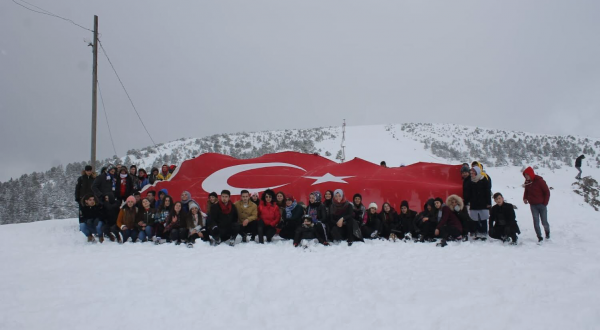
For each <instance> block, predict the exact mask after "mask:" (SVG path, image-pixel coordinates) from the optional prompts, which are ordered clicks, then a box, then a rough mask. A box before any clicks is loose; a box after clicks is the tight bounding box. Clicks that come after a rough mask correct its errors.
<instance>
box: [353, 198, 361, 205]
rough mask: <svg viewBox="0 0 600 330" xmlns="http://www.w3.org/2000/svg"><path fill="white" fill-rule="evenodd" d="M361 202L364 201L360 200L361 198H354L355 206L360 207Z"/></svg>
mask: <svg viewBox="0 0 600 330" xmlns="http://www.w3.org/2000/svg"><path fill="white" fill-rule="evenodd" d="M361 201H362V199H360V197H354V204H356V205H358V204H360V202H361Z"/></svg>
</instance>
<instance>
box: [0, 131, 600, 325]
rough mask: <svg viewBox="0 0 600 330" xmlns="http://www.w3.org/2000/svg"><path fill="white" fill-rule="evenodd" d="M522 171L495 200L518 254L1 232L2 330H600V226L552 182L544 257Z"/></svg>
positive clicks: (26, 229)
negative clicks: (511, 211) (512, 213)
mask: <svg viewBox="0 0 600 330" xmlns="http://www.w3.org/2000/svg"><path fill="white" fill-rule="evenodd" d="M349 132H350V134H349V139H348V142H349V143H348V145H349V147H348V153H349V154H352V155H357V154H358V152H359V151H361V152H362V153H363V154H364V155H365V157H366V158H369V159H371V160H379V159H382V158H386V159H388V160H390V161H393V162H401V161H403V162H412V161H414V160H415V159H420V160H434V159H435V157H434V156H433V155H431V154H428V153H427V152H426V151H424V150H423V148H422V147H421V146H420V145H419V144H418V143H417V142H410V141H409V140H403V143H402V145H401V146H402V147H403V149H394V148H399V145H386V144H385V143H384V144H380V145H378V147H377V148H370V147H369V146H368V145H365V144H362V145H361V146H360V147H358V146H359V144H358V143H353V141H354V142H357V141H359V140H360V141H363V142H365V143H366V142H371V141H375V140H378V139H384V138H385V136H386V135H388V133H387V132H386V131H385V130H382V131H381V130H373V132H370V134H368V135H363V136H359V135H357V134H354V133H353V132H352V129H350V130H349ZM383 141H389V140H383ZM330 143H331V147H332V148H333V146H334V142H333V141H331V142H330ZM353 145H354V147H352V146H353ZM323 146H324V144H322V146H321V147H323ZM386 147H387V148H386ZM359 149H360V150H359ZM331 150H333V149H331ZM380 150H386V151H388V153H387V155H386V156H385V157H384V156H381V153H380V152H381V151H380ZM423 157H430V159H423ZM519 169H520V168H518V167H503V168H490V169H489V173H490V175H491V176H492V177H493V180H494V181H493V182H494V191H501V192H502V193H503V194H504V196H505V197H506V199H507V200H508V201H509V202H512V203H514V204H515V205H517V206H518V208H519V209H518V210H516V212H517V220H518V222H519V226H520V228H521V231H522V235H521V236H520V243H519V245H518V246H509V245H502V243H500V242H498V241H488V242H479V241H478V242H460V243H451V244H450V245H449V246H448V247H446V248H443V249H442V248H437V247H435V245H434V244H426V243H423V244H421V243H417V244H415V243H403V242H396V243H392V242H384V241H371V242H367V243H364V244H363V243H356V244H354V245H353V246H351V247H348V246H346V245H345V244H343V245H338V246H331V247H324V246H313V247H311V248H309V249H307V250H302V249H295V248H293V247H292V244H291V242H289V241H288V242H280V241H279V242H277V243H275V244H272V245H259V244H255V243H247V244H241V243H239V244H237V245H236V246H235V247H229V246H224V245H221V246H218V247H211V246H209V245H205V244H204V243H197V244H196V247H195V248H193V249H187V248H185V247H184V246H175V245H167V244H164V245H160V246H155V245H151V244H147V243H146V244H143V243H135V244H132V243H127V244H124V245H118V244H116V243H111V242H105V243H104V244H88V243H85V237H84V236H83V234H81V233H80V232H78V226H77V220H76V219H67V220H50V221H42V222H36V223H29V224H12V225H5V226H0V251H2V253H0V264H1V265H2V266H3V271H2V272H0V292H1V293H2V298H3V299H0V329H11V330H13V329H14V330H18V329H28V330H31V329H43V330H53V329H79V328H80V329H106V328H110V327H115V326H116V325H115V324H117V325H118V327H119V328H129V329H171V328H173V329H186V328H196V327H201V328H207V329H224V328H226V329H236V328H244V329H365V328H367V329H400V328H402V329H450V330H451V329H460V330H464V329H501V330H504V329H546V330H552V329H597V327H598V324H599V322H600V305H598V304H597V303H594V301H597V295H598V292H600V282H599V281H598V280H597V274H598V273H600V264H599V263H598V260H600V249H598V239H597V233H598V232H600V222H598V221H597V220H598V213H597V212H596V211H594V209H593V208H592V207H591V206H589V205H587V204H585V203H584V202H583V199H582V197H581V196H578V195H577V194H575V193H573V192H572V189H571V185H572V183H573V181H574V180H573V177H574V176H575V173H574V171H573V170H572V169H571V168H563V169H554V170H551V169H540V170H539V174H540V175H542V176H544V178H545V179H546V181H547V182H548V183H549V185H550V186H551V187H552V188H553V190H552V197H551V199H550V205H549V211H548V212H549V221H550V225H551V230H552V239H551V241H549V242H545V243H544V244H543V245H542V246H538V245H536V237H535V233H534V230H533V225H532V223H531V215H530V212H529V208H528V207H527V206H526V205H523V203H522V202H521V197H522V192H523V189H522V188H521V186H520V185H521V184H522V182H523V178H522V176H521V174H520V172H519ZM588 174H592V175H593V176H596V177H597V175H598V174H600V173H598V170H597V169H594V170H592V171H588ZM238 241H239V239H238Z"/></svg>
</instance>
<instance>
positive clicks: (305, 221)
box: [304, 219, 312, 226]
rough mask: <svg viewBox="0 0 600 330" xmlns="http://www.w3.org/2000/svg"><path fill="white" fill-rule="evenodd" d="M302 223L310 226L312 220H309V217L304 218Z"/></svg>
mask: <svg viewBox="0 0 600 330" xmlns="http://www.w3.org/2000/svg"><path fill="white" fill-rule="evenodd" d="M304 225H305V226H310V225H312V220H310V219H304Z"/></svg>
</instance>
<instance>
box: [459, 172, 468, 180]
mask: <svg viewBox="0 0 600 330" xmlns="http://www.w3.org/2000/svg"><path fill="white" fill-rule="evenodd" d="M460 175H461V176H462V178H463V179H466V178H468V177H469V175H470V173H469V172H461V173H460Z"/></svg>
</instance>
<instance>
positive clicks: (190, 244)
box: [186, 242, 194, 249]
mask: <svg viewBox="0 0 600 330" xmlns="http://www.w3.org/2000/svg"><path fill="white" fill-rule="evenodd" d="M186 246H187V247H188V248H189V249H191V248H193V247H194V244H192V243H190V242H188V243H187V245H186Z"/></svg>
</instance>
